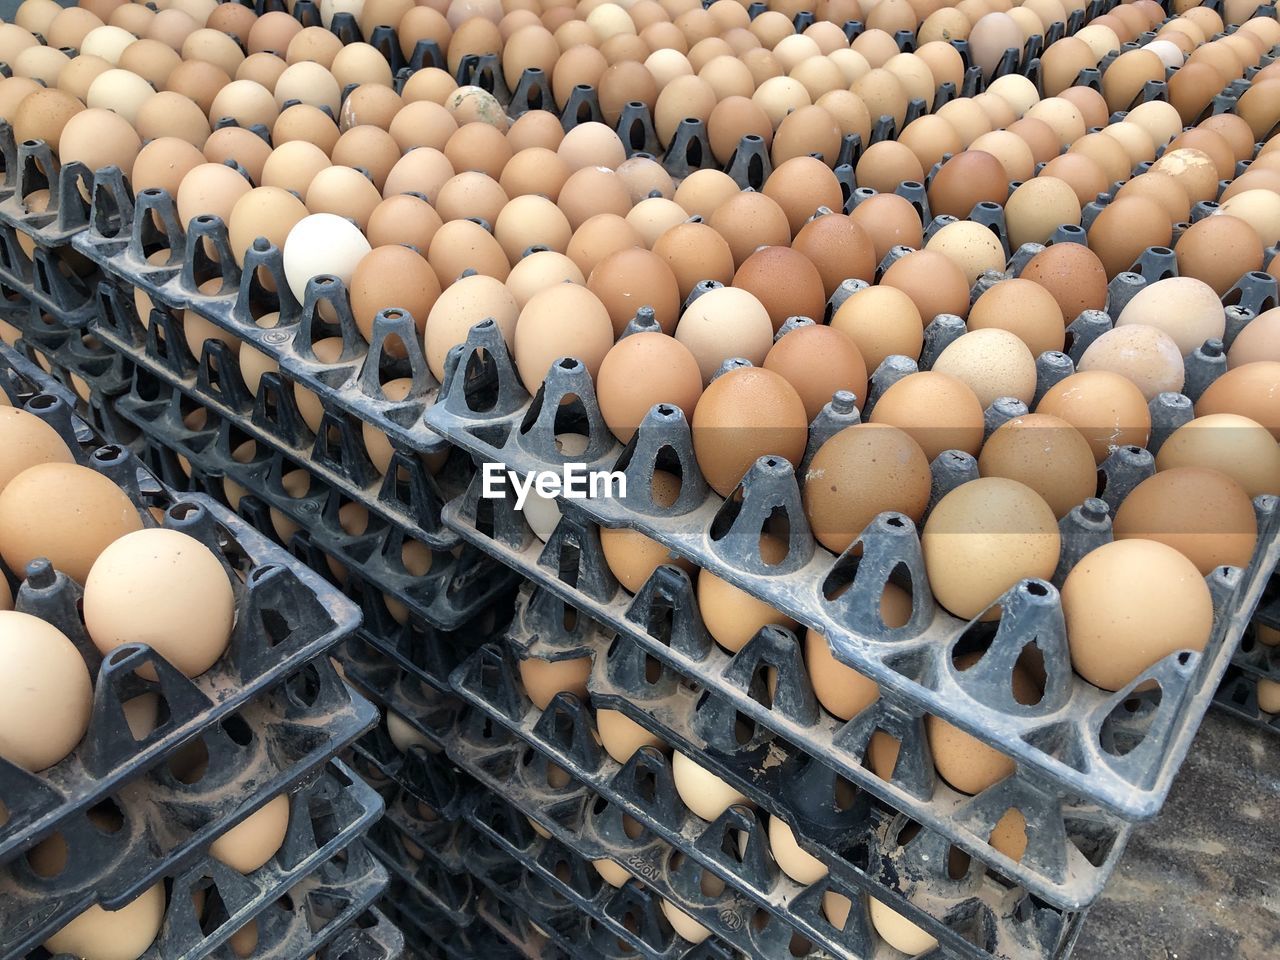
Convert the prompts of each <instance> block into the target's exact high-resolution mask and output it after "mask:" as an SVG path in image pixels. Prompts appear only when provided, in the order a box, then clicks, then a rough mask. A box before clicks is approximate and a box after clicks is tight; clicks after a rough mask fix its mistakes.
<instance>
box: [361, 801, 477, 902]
mask: <svg viewBox="0 0 1280 960" xmlns="http://www.w3.org/2000/svg"><path fill="white" fill-rule="evenodd" d="M406 839H407V838H406V837H405V836H404V834H402V833H401V832H400V831H398V830H397V829H396V828H395V827H394V826H393V825H392V824H390V823H388V822H387V821H385V820H383V821H380V822H379V823H378V825H377V826H375V827H374V829H373V831H372V832H371V833H370V835H369V838H368V840H367V841H366V842H367V843H368V845H369V849H370V850H372V851H373V853H374V855H375V856H377V858H378V860H379V861H381V862H382V864H383V865H384V866H385V867H386V868H387V869H388V870H389V871H390V872H391V873H392V874H393V875H394V876H396V877H397V878H399V880H400V881H401V882H402V883H404V884H405V885H406V886H407V887H409V888H410V889H411V890H413V891H414V892H416V893H417V894H418V896H419V897H420V898H421V899H422V900H424V901H425V902H426V903H429V904H431V906H433V907H434V908H435V909H436V910H437V911H439V912H440V913H441V914H443V915H444V916H446V917H448V919H449V920H450V922H452V923H455V924H466V923H467V922H469V921H470V920H472V919H473V918H474V917H475V902H474V900H475V890H474V888H473V884H472V877H471V875H470V874H469V873H455V872H452V871H450V870H449V869H448V868H447V867H445V866H444V865H443V864H442V863H440V862H439V860H437V859H435V858H434V857H433V856H432V852H433V851H432V850H430V849H429V848H419V850H421V852H422V853H423V854H425V856H414V855H412V854H410V852H409V849H408V848H407V847H406V846H405V843H404V841H405V840H406ZM410 842H411V843H412V840H410Z"/></svg>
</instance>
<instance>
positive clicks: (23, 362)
mask: <svg viewBox="0 0 1280 960" xmlns="http://www.w3.org/2000/svg"><path fill="white" fill-rule="evenodd" d="M3 316H4V314H3V305H2V304H0V318H3ZM0 391H3V392H4V395H5V397H6V398H8V401H9V405H10V406H14V407H22V406H25V405H26V404H27V401H29V400H31V399H32V398H34V397H35V396H36V395H37V394H41V393H48V394H52V395H53V396H55V397H57V398H58V399H59V400H61V401H62V403H63V404H65V405H66V406H67V407H68V408H70V407H74V406H75V403H76V395H75V393H74V392H73V391H72V390H71V388H70V387H68V386H67V385H66V384H63V383H60V382H59V381H58V380H56V379H54V377H53V375H52V374H50V373H48V372H47V371H45V370H44V368H42V367H41V366H40V365H39V364H38V363H37V362H36V361H35V360H33V359H31V358H30V357H28V356H26V355H25V354H24V353H22V352H21V351H20V350H18V349H17V348H15V347H12V346H10V345H9V344H7V343H4V342H0Z"/></svg>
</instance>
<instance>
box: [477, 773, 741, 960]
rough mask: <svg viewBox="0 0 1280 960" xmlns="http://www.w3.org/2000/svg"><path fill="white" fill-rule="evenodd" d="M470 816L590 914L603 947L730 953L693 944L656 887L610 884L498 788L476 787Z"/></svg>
mask: <svg viewBox="0 0 1280 960" xmlns="http://www.w3.org/2000/svg"><path fill="white" fill-rule="evenodd" d="M466 817H467V822H468V823H470V824H471V825H472V827H474V829H475V830H476V831H477V832H478V833H479V834H480V835H482V836H483V837H484V838H485V839H486V840H487V841H488V842H489V843H490V844H491V845H492V846H493V847H494V848H495V849H496V850H498V851H500V852H502V853H503V854H505V855H506V856H508V857H510V858H512V859H513V860H515V861H517V862H518V863H519V864H520V865H521V866H522V867H523V868H524V870H525V871H526V872H527V874H528V875H530V876H531V877H535V878H537V880H538V881H539V882H540V883H542V884H543V885H544V886H545V889H547V890H548V891H550V892H552V893H554V895H555V897H556V898H557V899H558V900H562V901H567V902H568V903H569V904H571V905H572V906H573V908H574V909H575V910H576V911H578V912H579V913H582V914H585V915H586V917H587V918H589V920H590V921H591V927H590V939H591V942H592V943H593V944H595V945H597V947H598V949H599V950H600V952H601V953H608V952H610V951H612V952H622V953H626V954H627V955H629V956H637V955H638V956H641V957H645V958H647V960H667V958H677V957H683V958H686V960H694V958H703V957H707V956H716V957H719V956H725V954H724V953H723V951H722V949H721V948H720V947H719V946H718V945H717V944H716V942H715V941H709V942H707V943H706V945H705V946H703V945H691V944H689V943H688V942H687V941H685V940H683V939H681V938H680V937H679V936H677V935H675V934H674V932H673V931H672V930H671V927H670V924H668V923H667V922H666V919H665V918H664V917H663V915H662V910H661V907H660V906H659V903H658V895H657V894H656V893H655V892H654V891H653V888H651V887H646V886H645V885H643V884H641V883H627V884H626V885H625V886H624V887H621V888H616V887H613V886H610V885H609V884H608V883H606V882H605V881H604V880H603V879H602V878H601V877H600V875H599V874H598V873H597V872H596V870H595V868H594V867H592V866H591V865H590V864H589V863H588V861H587V860H586V859H585V858H584V857H583V856H581V855H580V854H578V853H577V852H575V851H574V850H573V849H572V848H571V847H569V846H567V845H566V844H564V843H562V842H561V841H559V840H557V839H555V838H554V837H552V838H550V839H548V838H544V837H541V836H539V835H538V834H537V833H536V832H534V830H533V828H532V827H531V826H530V825H529V821H528V819H527V818H526V817H525V816H524V815H523V814H522V813H520V812H519V810H517V809H516V808H515V807H513V806H512V805H511V804H510V803H508V802H507V801H506V800H505V799H503V798H502V797H501V796H499V795H498V794H496V793H494V792H492V791H489V790H483V791H475V792H473V793H472V794H471V795H470V796H469V797H468V802H467V811H466ZM711 948H714V949H711Z"/></svg>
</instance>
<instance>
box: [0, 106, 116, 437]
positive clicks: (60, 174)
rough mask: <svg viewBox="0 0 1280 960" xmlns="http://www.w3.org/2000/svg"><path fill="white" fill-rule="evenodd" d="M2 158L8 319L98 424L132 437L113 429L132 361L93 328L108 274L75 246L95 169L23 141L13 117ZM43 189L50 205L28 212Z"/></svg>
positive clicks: (1, 237) (1, 282) (1, 259)
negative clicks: (114, 409)
mask: <svg viewBox="0 0 1280 960" xmlns="http://www.w3.org/2000/svg"><path fill="white" fill-rule="evenodd" d="M0 162H2V163H3V165H4V170H3V173H4V179H3V181H0V293H2V294H3V296H4V300H5V303H4V307H3V311H2V316H0V319H3V321H4V323H5V324H7V325H8V326H10V327H12V328H14V330H16V331H17V333H18V334H19V335H20V336H21V338H22V343H23V349H24V350H25V352H27V353H28V354H29V355H31V356H33V357H35V358H38V359H39V362H40V364H41V366H42V367H44V368H45V369H47V370H49V371H50V372H51V373H52V374H53V375H54V376H55V377H57V378H58V379H59V380H60V381H61V382H63V383H65V384H66V385H67V386H70V387H72V388H73V389H74V390H75V392H76V394H77V395H78V396H79V398H80V410H81V412H82V413H83V414H84V415H85V416H86V417H87V418H88V419H89V420H90V421H91V422H92V423H93V424H94V426H96V427H98V428H99V429H100V430H101V431H102V432H103V433H104V434H105V435H107V436H109V437H111V438H112V439H117V440H123V439H128V438H126V437H123V436H121V435H120V434H118V433H117V432H116V430H115V429H113V428H114V426H115V424H114V421H113V420H112V417H111V411H110V398H112V397H114V396H116V395H118V394H120V393H121V392H123V390H124V389H125V388H126V387H127V386H128V376H129V364H128V361H127V360H126V359H125V358H123V357H121V356H120V355H119V354H117V353H116V352H115V351H113V350H110V349H108V348H107V347H105V346H104V345H103V344H102V343H101V342H99V341H97V340H96V339H95V338H94V337H92V336H91V335H89V333H88V327H89V321H90V319H91V318H92V317H93V316H95V315H96V314H97V313H98V310H99V306H98V303H97V287H98V283H99V281H100V279H101V276H102V273H101V270H100V269H99V268H98V267H97V266H95V265H94V264H93V263H92V262H91V261H88V260H86V259H85V258H84V257H82V256H80V255H79V254H77V253H76V252H75V251H74V250H73V249H72V248H71V238H72V237H73V236H74V235H75V234H76V233H78V232H80V231H82V230H83V229H84V228H85V226H86V225H87V223H88V216H89V209H90V208H89V204H88V202H87V201H86V200H85V199H84V197H86V196H89V191H90V190H91V189H92V184H93V177H92V174H91V173H90V172H89V171H88V170H87V169H86V168H85V167H84V165H83V164H79V163H72V164H69V165H68V166H67V167H66V168H65V169H64V168H62V167H60V166H59V164H58V161H57V159H56V158H55V157H54V156H53V154H52V153H51V152H50V150H49V147H48V146H47V145H46V144H45V143H44V142H43V141H38V140H37V141H30V142H27V143H23V144H15V143H14V135H13V128H12V127H11V126H10V125H9V124H8V123H7V122H5V121H0ZM82 191H83V195H82ZM39 192H44V193H47V195H48V198H49V200H48V207H47V209H45V210H42V211H39V212H34V213H33V212H28V210H27V204H26V202H25V201H24V198H29V197H30V196H31V195H32V194H33V193H39Z"/></svg>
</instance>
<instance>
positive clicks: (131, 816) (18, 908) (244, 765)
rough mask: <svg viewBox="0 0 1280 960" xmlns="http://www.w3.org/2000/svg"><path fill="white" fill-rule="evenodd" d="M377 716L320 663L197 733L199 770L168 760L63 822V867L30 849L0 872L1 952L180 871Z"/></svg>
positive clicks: (309, 776) (19, 948) (16, 949)
mask: <svg viewBox="0 0 1280 960" xmlns="http://www.w3.org/2000/svg"><path fill="white" fill-rule="evenodd" d="M128 662H129V664H130V666H131V667H132V666H136V665H137V662H138V661H137V658H136V656H135V657H133V658H131V659H130V660H129V661H128ZM158 665H159V664H157V666H158ZM375 717H376V710H375V709H374V707H373V706H372V705H371V704H369V703H368V702H367V701H365V700H363V699H361V698H359V697H355V696H354V695H353V694H352V693H351V691H349V690H348V689H347V688H346V686H344V685H343V684H342V682H341V681H340V680H339V679H338V676H337V674H336V673H335V672H334V670H333V668H332V667H330V666H329V665H328V664H327V663H325V662H324V661H323V660H320V661H316V662H315V663H312V664H307V665H305V666H303V667H302V668H301V670H300V671H299V672H297V673H295V674H294V675H293V676H290V677H288V678H286V679H284V680H283V681H281V682H280V683H279V684H277V685H276V686H275V687H274V688H273V689H270V690H267V691H265V692H264V693H261V694H260V695H259V696H258V697H257V698H256V699H255V700H254V701H253V702H251V703H248V704H245V705H244V706H242V707H241V708H240V709H239V710H238V711H237V712H236V713H234V714H231V715H227V716H224V717H223V718H222V719H221V720H220V721H218V722H217V724H216V725H214V726H210V727H207V728H206V729H205V730H204V731H203V732H202V733H201V734H200V737H199V741H198V742H199V743H200V744H201V745H202V746H200V747H193V750H194V751H195V752H194V753H192V754H190V755H188V756H189V758H190V759H191V761H192V763H193V764H194V765H193V766H191V767H189V768H188V767H184V766H183V764H182V763H181V760H182V755H178V756H177V757H174V758H170V760H169V762H168V763H164V764H161V765H160V766H158V767H155V768H154V769H152V770H150V771H148V772H147V773H146V774H144V775H143V776H142V777H140V778H138V779H134V780H131V781H130V782H128V783H125V784H123V785H122V786H120V787H119V788H118V789H116V790H115V791H114V792H112V793H111V794H110V795H108V796H104V797H102V798H101V799H99V801H98V802H97V803H96V804H95V805H94V806H93V807H91V808H89V809H86V810H84V811H83V812H81V813H79V814H78V815H74V816H71V817H67V818H64V819H63V820H61V821H60V822H59V823H58V825H57V831H56V832H57V834H58V835H59V836H61V838H62V840H61V849H65V851H66V863H65V865H64V866H63V867H62V869H61V870H59V871H58V872H57V873H55V874H53V875H44V874H42V873H41V872H40V871H39V870H37V867H36V865H35V861H33V860H31V858H30V857H31V855H30V853H29V854H28V856H26V857H18V858H17V859H14V860H11V861H10V862H9V863H8V864H6V865H5V866H4V867H3V868H0V937H2V938H3V939H0V956H6V957H7V956H11V955H14V954H18V955H21V954H22V953H23V952H25V951H27V950H30V949H32V948H34V947H35V945H37V944H39V943H41V942H42V941H44V940H45V939H47V938H48V937H49V935H50V934H52V933H53V932H54V931H56V930H57V929H58V928H60V927H61V926H62V925H63V924H64V923H66V922H67V921H68V920H69V919H71V918H72V917H74V916H76V915H78V914H79V913H81V912H82V911H83V910H85V909H87V908H88V907H89V906H91V905H93V904H95V903H100V904H102V906H103V907H104V908H106V909H119V908H120V907H121V906H123V905H124V904H125V903H128V902H129V901H131V900H132V899H133V898H135V897H136V896H138V895H139V894H140V893H142V892H143V891H144V890H145V889H147V888H148V887H150V886H151V885H152V884H154V883H155V882H156V881H157V880H159V879H161V878H162V877H165V876H175V875H177V874H179V873H181V872H182V871H184V870H185V869H186V868H187V867H189V866H190V865H192V864H193V863H195V862H196V861H197V860H198V859H199V858H200V857H201V855H202V853H203V851H204V850H205V848H206V846H207V845H208V844H209V843H210V842H211V841H213V840H216V839H217V838H218V837H219V836H221V835H222V834H223V833H225V832H226V831H228V830H230V829H231V828H232V827H234V826H236V825H237V824H238V823H240V821H241V820H243V819H244V818H245V817H247V816H249V815H250V814H252V813H254V812H255V811H256V810H257V809H259V808H260V807H261V806H262V805H263V804H265V803H266V802H267V801H269V800H271V799H272V798H274V797H275V796H277V795H278V794H281V793H285V792H296V791H297V789H299V788H300V787H303V786H306V785H307V784H309V783H310V782H311V781H312V780H314V778H315V776H316V775H317V772H318V771H319V770H320V768H322V767H323V765H324V764H325V763H327V762H328V761H329V760H330V759H331V758H332V757H333V756H334V755H335V754H336V753H337V752H338V751H339V750H340V749H341V748H342V747H343V746H344V745H345V744H346V743H349V742H351V741H352V740H354V739H355V738H356V737H357V736H359V734H360V733H362V732H363V731H364V730H366V729H368V728H369V727H370V726H371V725H372V724H373V722H374V719H375ZM121 726H122V727H123V718H121ZM122 735H123V734H122ZM175 763H176V764H178V766H177V767H175ZM193 778H194V779H193ZM9 809H10V810H15V809H17V810H20V809H22V807H21V806H20V805H19V806H17V807H15V806H13V805H9ZM51 833H52V832H50V834H51ZM51 842H52V841H51ZM277 859H279V855H277ZM280 862H282V863H283V862H286V861H280Z"/></svg>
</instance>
